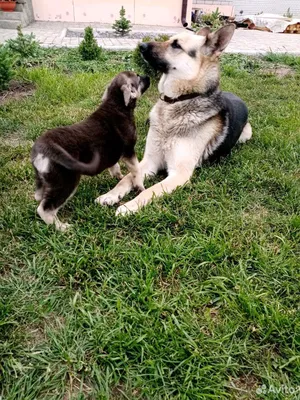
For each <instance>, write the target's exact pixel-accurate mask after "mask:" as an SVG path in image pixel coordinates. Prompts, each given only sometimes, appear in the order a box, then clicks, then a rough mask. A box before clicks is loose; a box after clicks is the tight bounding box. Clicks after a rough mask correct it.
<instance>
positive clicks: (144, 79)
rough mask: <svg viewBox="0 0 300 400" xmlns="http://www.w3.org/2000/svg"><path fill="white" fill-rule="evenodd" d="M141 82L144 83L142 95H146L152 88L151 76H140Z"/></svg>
mask: <svg viewBox="0 0 300 400" xmlns="http://www.w3.org/2000/svg"><path fill="white" fill-rule="evenodd" d="M140 80H141V82H142V93H145V92H146V90H147V89H148V88H149V86H150V78H149V76H146V75H143V76H140Z"/></svg>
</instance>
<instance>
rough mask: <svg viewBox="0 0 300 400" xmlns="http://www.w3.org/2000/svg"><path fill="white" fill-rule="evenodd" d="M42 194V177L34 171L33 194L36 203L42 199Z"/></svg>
mask: <svg viewBox="0 0 300 400" xmlns="http://www.w3.org/2000/svg"><path fill="white" fill-rule="evenodd" d="M43 192H44V182H43V179H42V177H41V176H40V174H39V172H38V171H37V170H35V192H34V198H35V200H36V201H41V200H42V198H43Z"/></svg>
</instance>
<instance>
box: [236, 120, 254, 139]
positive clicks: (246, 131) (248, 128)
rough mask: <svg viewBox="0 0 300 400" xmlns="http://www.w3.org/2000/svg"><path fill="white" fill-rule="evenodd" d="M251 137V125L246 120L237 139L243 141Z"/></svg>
mask: <svg viewBox="0 0 300 400" xmlns="http://www.w3.org/2000/svg"><path fill="white" fill-rule="evenodd" d="M251 137H252V127H251V125H250V122H247V123H246V125H245V126H244V129H243V130H242V133H241V136H240V137H239V139H238V143H245V142H247V141H248V140H250V139H251Z"/></svg>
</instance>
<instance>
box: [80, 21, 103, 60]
mask: <svg viewBox="0 0 300 400" xmlns="http://www.w3.org/2000/svg"><path fill="white" fill-rule="evenodd" d="M78 50H79V53H80V54H81V57H82V59H83V60H85V61H89V60H97V59H98V58H99V57H100V54H101V51H102V48H101V47H99V46H98V44H97V41H96V39H95V37H94V33H93V28H92V27H90V26H87V27H86V28H85V30H84V38H83V41H82V42H81V43H80V45H79V48H78Z"/></svg>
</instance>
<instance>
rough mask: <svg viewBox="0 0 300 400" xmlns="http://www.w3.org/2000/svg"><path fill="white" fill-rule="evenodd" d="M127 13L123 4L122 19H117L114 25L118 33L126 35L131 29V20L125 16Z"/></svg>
mask: <svg viewBox="0 0 300 400" xmlns="http://www.w3.org/2000/svg"><path fill="white" fill-rule="evenodd" d="M125 14H126V11H125V9H124V7H123V6H122V8H121V10H120V19H117V20H116V21H115V23H114V24H113V26H112V28H113V29H114V31H115V32H116V34H117V35H121V36H125V35H127V34H128V33H129V32H130V31H131V28H132V25H131V22H130V20H129V19H126V18H125Z"/></svg>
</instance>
